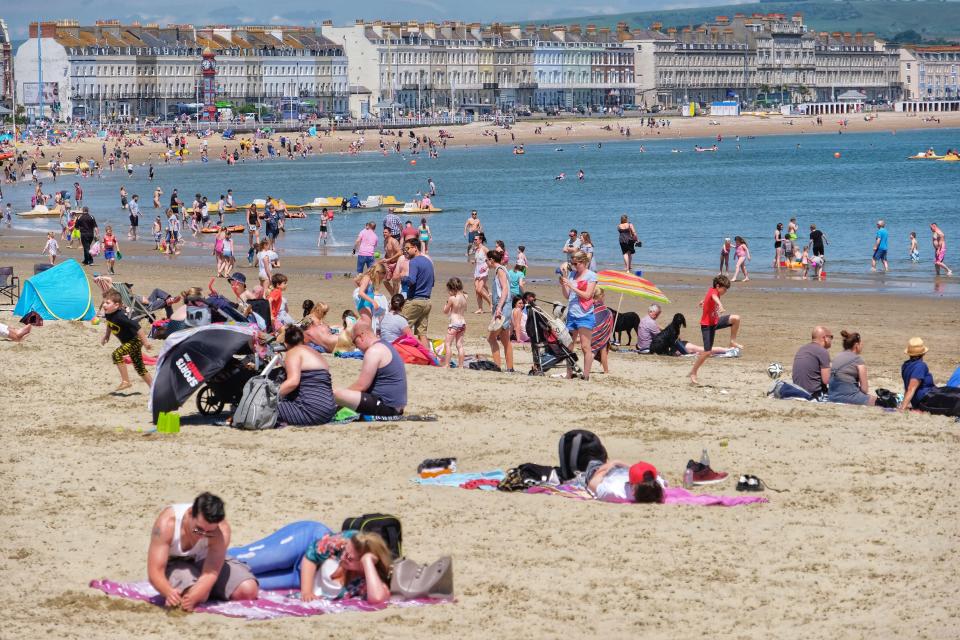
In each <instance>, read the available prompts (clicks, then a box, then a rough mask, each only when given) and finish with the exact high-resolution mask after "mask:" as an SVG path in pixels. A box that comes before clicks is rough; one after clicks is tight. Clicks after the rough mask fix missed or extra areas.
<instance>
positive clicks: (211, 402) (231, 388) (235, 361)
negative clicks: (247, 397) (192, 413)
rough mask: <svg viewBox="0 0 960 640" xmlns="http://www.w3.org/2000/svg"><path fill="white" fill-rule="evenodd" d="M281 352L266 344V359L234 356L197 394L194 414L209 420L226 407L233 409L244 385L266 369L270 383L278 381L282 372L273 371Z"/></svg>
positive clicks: (250, 355)
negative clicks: (268, 369)
mask: <svg viewBox="0 0 960 640" xmlns="http://www.w3.org/2000/svg"><path fill="white" fill-rule="evenodd" d="M281 351H283V347H281V346H274V345H273V344H272V343H267V357H266V358H261V357H258V356H257V355H256V354H253V353H247V354H245V355H243V354H237V355H234V357H232V358H231V359H230V360H229V362H227V364H226V366H225V367H224V368H223V369H221V370H220V371H219V372H218V373H216V374H215V375H213V376H211V377H209V378H207V381H206V384H205V385H204V386H203V387H201V388H200V391H198V392H197V411H199V412H200V413H201V414H202V415H205V416H212V415H217V414H219V413H220V412H221V411H223V409H224V407H225V406H226V405H227V403H229V404H230V405H231V407H236V406H237V403H238V402H240V398H242V397H243V387H244V385H246V384H247V381H248V380H250V378H253V377H254V376H257V375H259V374H260V373H261V372H262V371H264V369H265V368H266V367H269V368H270V370H271V373H270V375H269V377H270V379H271V380H276V381H279V380H278V379H279V378H281V377H283V373H284V371H283V369H282V368H279V369H276V368H275V367H276V365H277V363H278V362H279V361H280V360H281V359H282V356H281V355H280V352H281Z"/></svg>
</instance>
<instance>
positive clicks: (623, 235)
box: [617, 214, 637, 273]
mask: <svg viewBox="0 0 960 640" xmlns="http://www.w3.org/2000/svg"><path fill="white" fill-rule="evenodd" d="M617 234H618V235H619V240H620V251H621V252H623V266H624V268H625V269H626V270H627V273H629V272H630V267H631V265H632V264H633V254H635V253H636V252H637V250H636V249H634V245H635V244H636V243H637V230H636V229H634V228H633V224H632V223H631V222H630V221H629V219H628V218H627V215H626V214H623V215H622V216H620V224H618V225H617Z"/></svg>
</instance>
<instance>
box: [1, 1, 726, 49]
mask: <svg viewBox="0 0 960 640" xmlns="http://www.w3.org/2000/svg"><path fill="white" fill-rule="evenodd" d="M3 4H4V5H5V6H4V7H3V8H2V9H0V18H3V19H5V20H6V21H7V25H8V27H9V28H10V31H11V34H10V35H11V37H12V38H13V39H14V40H19V39H22V38H25V37H26V36H27V25H28V24H29V23H30V22H33V21H35V20H38V19H41V20H53V19H61V18H76V19H77V20H79V21H80V23H81V24H92V23H93V21H94V20H97V19H98V18H116V19H119V20H120V21H121V22H124V23H129V22H131V21H133V20H139V21H140V22H159V23H161V24H166V23H168V22H174V23H187V22H189V23H193V24H224V23H229V24H240V23H247V24H271V23H272V24H304V25H308V24H311V23H316V24H319V23H320V22H321V21H323V20H333V21H334V23H335V24H337V25H342V24H349V23H352V22H353V21H354V20H355V19H357V18H364V19H367V20H374V19H378V18H383V19H388V20H434V21H440V20H454V19H458V20H468V21H476V22H493V21H498V20H499V21H505V22H507V21H523V20H544V21H549V20H550V19H552V18H562V17H569V16H584V15H598V14H610V13H624V12H628V11H645V10H649V9H667V8H676V7H684V6H705V5H711V4H731V2H730V0H672V1H671V0H668V2H666V3H664V2H658V1H657V0H587V2H586V3H583V2H574V1H573V0H484V1H483V2H463V1H462V0H459V1H458V0H358V1H355V2H350V3H347V2H329V0H328V1H326V2H320V3H318V2H316V1H315V0H313V1H311V0H283V1H282V2H265V1H263V0H260V1H258V2H249V1H244V2H234V3H231V2H225V1H224V0H208V1H206V2H196V0H194V1H190V2H188V1H184V0H171V1H163V0H161V1H157V0H125V1H123V2H119V1H110V0H69V1H67V0H46V1H45V2H43V3H38V4H36V5H35V4H33V3H30V2H19V1H17V0H8V1H5V2H4V3H3ZM238 7H239V8H238Z"/></svg>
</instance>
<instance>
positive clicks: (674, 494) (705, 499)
mask: <svg viewBox="0 0 960 640" xmlns="http://www.w3.org/2000/svg"><path fill="white" fill-rule="evenodd" d="M504 476H505V474H504V472H503V471H500V470H499V469H496V470H493V471H482V472H480V473H448V474H446V475H442V476H437V477H435V478H413V482H416V483H417V484H422V485H433V486H441V487H463V485H465V484H466V485H467V486H466V487H463V488H468V489H483V490H487V491H492V490H494V487H492V486H489V487H488V486H483V485H481V484H480V483H479V482H477V481H479V480H503V478H504ZM524 493H537V494H545V495H553V496H561V497H564V498H572V499H574V500H590V501H595V500H596V498H594V497H593V495H591V494H590V492H589V491H587V490H586V489H581V488H579V487H577V486H575V485H572V484H561V485H549V484H541V485H538V486H535V487H530V488H529V489H527V490H526V491H525V492H524ZM755 502H769V500H768V499H767V498H764V497H762V496H714V495H708V494H698V493H691V492H689V491H687V490H686V489H683V488H681V487H667V488H666V489H665V490H664V500H663V503H664V504H692V505H701V506H719V507H735V506H737V505H741V504H753V503H755ZM628 504H632V503H628Z"/></svg>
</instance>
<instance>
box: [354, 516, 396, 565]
mask: <svg viewBox="0 0 960 640" xmlns="http://www.w3.org/2000/svg"><path fill="white" fill-rule="evenodd" d="M340 529H341V531H350V530H353V531H362V532H363V533H376V534H379V535H380V537H381V538H383V541H384V542H386V543H387V548H388V549H390V553H391V554H393V559H394V560H396V559H397V558H400V557H402V556H403V530H402V527H401V526H400V519H399V518H397V517H396V516H391V515H387V514H384V513H365V514H363V515H362V516H357V517H356V518H347V519H346V520H344V521H343V526H342V527H340Z"/></svg>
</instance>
